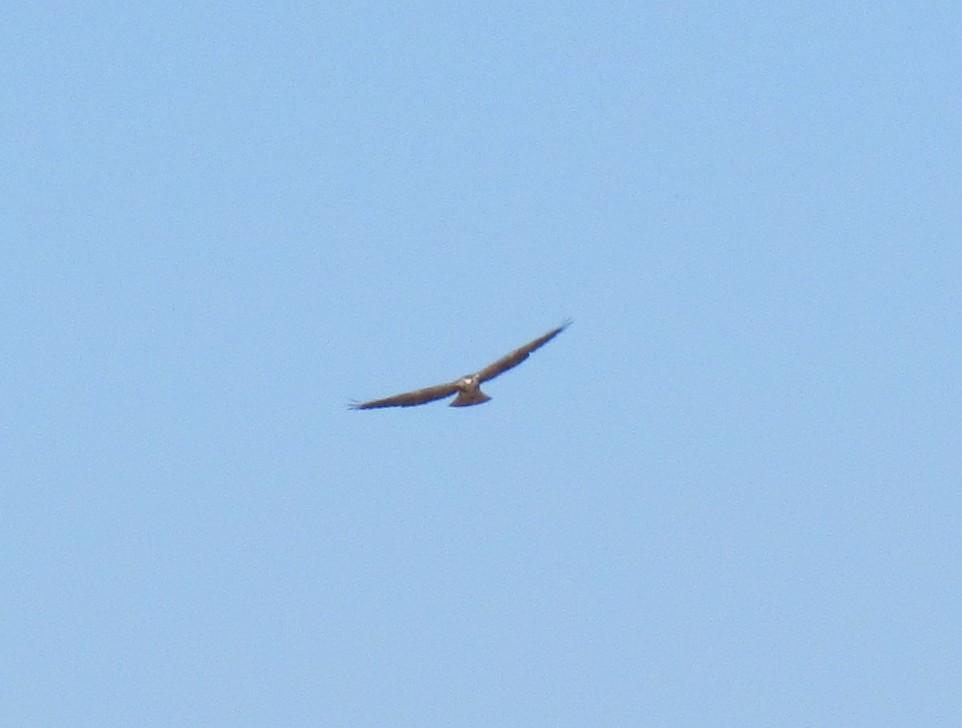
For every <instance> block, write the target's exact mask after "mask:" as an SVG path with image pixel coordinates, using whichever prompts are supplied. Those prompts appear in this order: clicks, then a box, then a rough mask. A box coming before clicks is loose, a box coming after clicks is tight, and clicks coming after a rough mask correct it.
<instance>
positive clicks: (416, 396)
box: [349, 382, 458, 410]
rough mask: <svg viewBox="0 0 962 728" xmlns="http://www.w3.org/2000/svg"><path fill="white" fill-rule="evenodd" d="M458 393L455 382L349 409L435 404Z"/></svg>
mask: <svg viewBox="0 0 962 728" xmlns="http://www.w3.org/2000/svg"><path fill="white" fill-rule="evenodd" d="M457 391H458V388H457V385H456V384H455V383H454V382H449V383H448V384H439V385H437V386H435V387H425V388H424V389H416V390H414V391H413V392H403V393H402V394H395V395H394V396H393V397H385V398H384V399H374V400H371V401H370V402H352V403H351V404H350V405H349V407H350V409H357V410H362V409H377V408H378V407H413V406H415V405H418V404H426V403H428V402H433V401H434V400H436V399H444V398H445V397H450V396H451V395H452V394H454V393H455V392H457Z"/></svg>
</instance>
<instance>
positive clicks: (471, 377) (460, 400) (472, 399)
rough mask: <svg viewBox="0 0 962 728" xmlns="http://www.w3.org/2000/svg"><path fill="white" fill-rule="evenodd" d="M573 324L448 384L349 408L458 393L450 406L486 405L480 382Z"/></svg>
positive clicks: (405, 402)
mask: <svg viewBox="0 0 962 728" xmlns="http://www.w3.org/2000/svg"><path fill="white" fill-rule="evenodd" d="M570 325H571V321H570V320H569V321H565V322H564V323H563V324H561V326H559V327H558V328H556V329H552V330H551V331H549V332H548V333H546V334H545V335H544V336H539V337H538V338H537V339H535V340H534V341H530V342H528V343H527V344H525V345H524V346H522V347H519V348H517V349H515V350H514V351H512V352H511V353H510V354H506V355H505V356H503V357H501V358H500V359H498V360H497V361H496V362H494V363H493V364H488V366H486V367H484V369H481V370H480V371H477V372H475V373H474V374H468V375H466V376H463V377H461V378H460V379H456V380H455V381H453V382H448V383H447V384H438V385H437V386H434V387H425V388H424V389H416V390H414V391H413V392H404V393H402V394H395V395H394V396H393V397H385V398H384V399H374V400H371V401H370V402H352V403H351V404H350V405H349V406H350V409H357V410H362V409H377V408H379V407H413V406H414V405H418V404H426V403H428V402H433V401H434V400H436V399H444V398H445V397H450V396H451V395H452V394H457V395H458V396H457V397H455V398H454V401H453V402H451V404H450V406H451V407H470V406H471V405H473V404H484V403H485V402H487V401H488V400H489V399H491V398H490V397H489V396H488V395H486V394H485V393H484V392H482V391H481V383H482V382H487V381H488V380H490V379H494V378H495V377H496V376H498V375H499V374H504V373H505V372H506V371H508V370H509V369H513V368H514V367H516V366H518V364H520V363H521V362H523V361H524V360H525V359H527V358H528V356H529V355H530V354H531V352H532V351H534V350H535V349H540V348H541V347H542V346H544V345H545V344H547V343H548V342H549V341H551V340H552V339H553V338H554V337H556V336H557V335H558V334H560V333H561V332H562V331H564V330H565V329H566V328H568V326H570Z"/></svg>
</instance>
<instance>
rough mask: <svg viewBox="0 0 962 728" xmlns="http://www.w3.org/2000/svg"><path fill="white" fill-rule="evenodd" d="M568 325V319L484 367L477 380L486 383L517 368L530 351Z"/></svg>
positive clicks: (549, 339) (569, 322)
mask: <svg viewBox="0 0 962 728" xmlns="http://www.w3.org/2000/svg"><path fill="white" fill-rule="evenodd" d="M570 325H571V320H570V319H569V320H567V321H565V322H564V323H563V324H561V326H559V327H558V328H556V329H552V330H551V331H549V332H548V333H547V334H545V335H544V336H539V337H538V338H537V339H535V340H534V341H529V342H528V343H527V344H525V345H524V346H521V347H518V348H517V349H515V350H514V351H512V352H511V353H510V354H506V355H505V356H503V357H501V358H500V359H498V360H497V361H496V362H494V363H493V364H488V366H486V367H485V368H484V369H482V370H481V371H479V372H478V373H477V374H478V378H479V379H480V380H481V381H482V382H487V381H488V380H490V379H494V378H495V377H496V376H498V375H499V374H504V373H505V372H506V371H508V370H509V369H512V368H514V367H516V366H518V364H520V363H521V362H523V361H524V360H525V359H527V358H528V357H529V356H530V355H531V352H532V351H534V350H535V349H540V348H541V347H542V346H544V345H545V344H547V343H548V342H549V341H551V340H552V339H553V338H554V337H556V336H557V335H558V334H560V333H561V332H562V331H564V330H565V329H566V328H568V327H569V326H570Z"/></svg>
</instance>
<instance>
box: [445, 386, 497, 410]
mask: <svg viewBox="0 0 962 728" xmlns="http://www.w3.org/2000/svg"><path fill="white" fill-rule="evenodd" d="M489 399H491V398H490V397H489V396H488V395H486V394H485V393H484V392H482V391H481V390H480V389H475V390H474V391H473V392H458V396H457V397H455V398H454V401H453V402H452V403H451V404H449V405H448V406H449V407H470V406H471V405H473V404H484V403H485V402H487V401H488V400H489Z"/></svg>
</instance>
